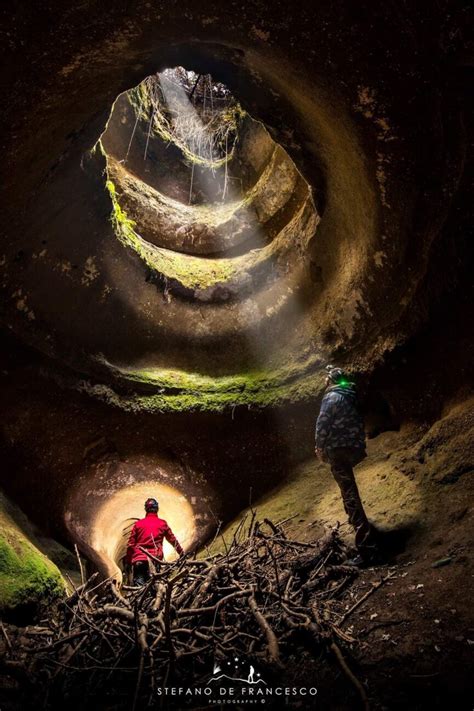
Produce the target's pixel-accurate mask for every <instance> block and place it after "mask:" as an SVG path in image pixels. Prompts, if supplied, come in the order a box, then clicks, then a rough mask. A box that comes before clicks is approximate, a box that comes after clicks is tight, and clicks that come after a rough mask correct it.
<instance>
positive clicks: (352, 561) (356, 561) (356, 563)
mask: <svg viewBox="0 0 474 711" xmlns="http://www.w3.org/2000/svg"><path fill="white" fill-rule="evenodd" d="M344 565H350V566H351V567H352V568H363V567H364V566H365V561H364V559H363V558H362V556H361V555H356V556H354V557H353V558H349V559H348V560H345V561H344Z"/></svg>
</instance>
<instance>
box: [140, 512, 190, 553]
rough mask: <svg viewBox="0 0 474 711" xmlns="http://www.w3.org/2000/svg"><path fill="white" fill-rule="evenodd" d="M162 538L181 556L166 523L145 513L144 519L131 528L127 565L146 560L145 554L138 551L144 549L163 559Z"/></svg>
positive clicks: (153, 514)
mask: <svg viewBox="0 0 474 711" xmlns="http://www.w3.org/2000/svg"><path fill="white" fill-rule="evenodd" d="M163 538H166V540H167V541H169V542H170V543H171V545H172V546H174V547H175V548H176V550H177V551H178V553H179V554H180V555H181V553H183V552H184V551H183V549H182V548H181V546H180V544H179V542H178V540H177V538H176V536H175V535H174V533H173V531H172V530H171V528H170V527H169V526H168V524H167V523H166V521H164V520H163V519H162V518H158V514H156V513H151V512H149V513H147V515H146V516H145V518H142V519H140V521H137V522H136V523H135V524H134V525H133V528H132V531H131V533H130V538H129V539H128V546H127V560H128V562H129V563H132V564H133V563H138V562H139V561H142V560H148V557H147V555H146V553H144V552H143V551H141V550H140V547H141V548H146V550H147V551H149V552H150V553H151V554H152V555H153V556H155V558H160V559H162V558H163Z"/></svg>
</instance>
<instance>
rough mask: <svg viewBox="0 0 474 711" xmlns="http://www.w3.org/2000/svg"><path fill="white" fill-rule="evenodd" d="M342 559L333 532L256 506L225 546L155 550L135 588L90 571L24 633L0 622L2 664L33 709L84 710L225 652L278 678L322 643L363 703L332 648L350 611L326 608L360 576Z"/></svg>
mask: <svg viewBox="0 0 474 711" xmlns="http://www.w3.org/2000/svg"><path fill="white" fill-rule="evenodd" d="M151 558H152V556H150V559H151ZM346 558H347V551H346V549H345V546H344V544H343V542H342V540H341V538H340V536H339V533H338V531H337V529H332V530H330V531H329V532H328V533H327V534H326V535H324V536H323V537H322V538H320V539H319V540H316V541H314V542H311V543H303V542H301V541H295V540H290V539H289V538H288V537H287V536H286V534H285V530H284V525H283V524H280V525H274V524H273V523H272V522H271V521H269V520H267V519H265V520H264V521H263V522H258V521H256V520H255V515H254V516H253V518H252V521H251V522H250V524H247V525H245V521H243V522H242V523H241V525H240V526H239V529H238V530H237V531H236V533H235V535H234V539H233V541H232V544H231V545H230V546H227V547H226V551H225V553H220V554H217V555H213V556H208V557H207V558H196V559H192V558H190V557H185V558H182V559H180V560H178V561H176V562H174V563H160V562H159V561H157V560H156V559H153V560H151V564H152V566H155V572H153V574H152V575H151V577H150V579H149V581H148V582H147V583H146V584H145V585H144V586H142V587H132V586H123V588H121V589H120V588H119V587H117V585H116V584H115V583H114V582H113V581H112V580H104V581H99V580H98V577H97V574H94V575H93V576H92V577H90V578H89V579H88V580H84V581H83V583H82V585H80V586H79V587H78V588H77V589H76V590H75V591H74V592H73V593H72V594H71V595H70V596H69V597H68V598H67V599H65V600H63V601H62V602H61V603H60V605H59V607H58V609H56V610H55V611H54V612H53V611H51V614H50V616H49V617H48V618H47V619H46V620H44V621H43V622H44V624H43V625H42V626H36V627H32V628H29V629H28V630H27V632H26V634H25V633H23V636H22V638H21V640H15V639H11V638H10V639H9V637H8V634H7V632H6V631H5V628H3V631H4V635H5V636H6V638H7V640H8V646H9V648H8V649H7V653H6V655H5V658H4V660H3V667H4V669H6V671H7V672H8V673H12V674H13V675H16V676H17V678H21V679H22V683H23V684H24V685H26V687H25V688H28V687H29V688H30V689H31V690H32V692H31V693H32V695H31V699H34V703H35V705H36V704H38V707H41V704H42V705H43V708H50V707H55V704H57V703H58V702H62V703H64V702H68V703H69V705H70V707H74V708H75V706H74V704H75V703H76V704H77V703H78V701H77V700H78V699H80V701H81V708H84V707H86V706H87V705H92V706H94V707H99V702H100V707H101V708H132V709H134V708H137V707H138V706H142V705H146V704H151V705H153V704H154V703H156V695H157V693H159V692H158V690H159V689H163V688H164V687H170V686H178V685H179V686H183V685H187V684H188V685H194V686H196V685H199V684H200V683H205V679H206V678H207V679H209V672H210V670H212V669H217V668H219V669H220V668H221V667H222V664H223V662H224V660H225V659H228V658H229V657H230V658H233V659H240V658H244V659H246V660H247V661H249V662H250V663H251V664H252V665H255V666H256V667H257V668H258V669H261V670H264V671H265V674H266V673H267V672H268V674H271V673H273V675H275V673H276V674H277V675H278V674H282V673H283V670H284V664H285V661H286V659H287V658H288V657H289V655H290V654H293V655H294V654H295V653H296V654H298V653H299V652H298V650H299V651H301V649H302V648H306V649H308V650H310V651H311V652H312V653H318V654H321V653H323V654H324V652H325V651H326V650H327V651H328V653H329V654H332V656H333V657H335V658H336V660H337V661H338V662H339V664H340V665H341V667H342V669H343V671H344V673H345V674H346V676H347V677H348V679H349V680H350V682H351V683H352V684H353V685H354V686H355V687H356V688H357V690H358V692H359V694H360V696H361V698H362V700H363V701H364V703H366V696H365V690H364V688H363V686H362V685H361V684H360V682H359V681H358V680H357V678H356V677H355V676H354V674H353V673H352V672H351V670H350V669H349V667H348V665H347V663H346V661H345V659H344V656H343V655H342V652H341V647H340V646H339V645H341V643H343V644H345V643H353V642H355V640H354V639H353V638H352V637H351V636H349V635H348V634H347V633H345V632H343V631H342V630H341V629H340V627H339V625H340V624H341V620H342V618H343V617H345V616H346V615H347V611H346V613H345V615H344V614H342V615H341V606H339V611H335V608H336V610H337V604H336V605H334V602H335V601H336V600H337V598H338V597H339V596H340V594H341V591H342V590H343V589H345V588H347V586H349V585H350V583H351V582H352V580H353V579H354V577H355V576H356V575H357V570H356V569H354V567H352V566H348V565H346V564H344V561H345V560H346ZM11 634H12V633H11V632H10V635H11ZM31 699H30V700H31Z"/></svg>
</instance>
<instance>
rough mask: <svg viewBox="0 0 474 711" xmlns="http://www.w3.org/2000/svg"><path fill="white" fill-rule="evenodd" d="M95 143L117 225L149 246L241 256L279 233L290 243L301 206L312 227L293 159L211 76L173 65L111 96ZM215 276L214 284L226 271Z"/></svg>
mask: <svg viewBox="0 0 474 711" xmlns="http://www.w3.org/2000/svg"><path fill="white" fill-rule="evenodd" d="M99 145H100V149H101V151H102V152H103V154H104V155H105V158H106V163H107V176H108V186H109V189H110V190H111V191H112V192H113V196H114V199H115V200H116V203H118V206H119V208H120V218H121V220H122V223H123V222H124V221H125V220H128V226H129V227H133V228H134V230H135V231H136V232H137V233H138V234H139V235H140V237H141V238H142V239H143V240H145V241H146V242H148V243H149V244H151V245H153V246H155V247H158V248H162V249H169V250H172V251H174V252H177V253H181V254H190V255H194V256H199V257H208V258H213V259H216V258H220V259H225V258H227V259H228V258H232V257H247V258H248V257H249V253H250V252H254V251H256V250H260V249H262V248H264V247H266V246H268V245H269V244H270V243H271V242H272V241H274V240H275V239H276V238H278V237H279V236H280V237H281V235H282V233H283V232H285V230H286V232H292V234H291V235H288V234H287V235H286V236H285V239H284V240H282V241H284V242H286V243H287V242H289V241H291V238H292V237H294V232H295V231H296V230H291V229H290V225H291V223H292V221H293V220H294V219H295V217H296V215H297V214H298V213H299V212H300V211H301V208H302V207H303V205H305V204H306V203H310V204H311V209H312V212H313V214H314V218H315V220H314V222H315V223H317V221H318V218H317V211H316V208H315V205H314V201H313V197H312V191H311V188H310V186H309V184H308V183H307V182H306V180H304V178H303V177H302V175H301V174H300V173H299V171H298V170H297V168H296V166H295V164H294V163H293V161H292V159H291V158H290V157H289V155H288V154H287V153H286V151H285V150H284V149H283V148H282V147H281V146H279V145H278V144H277V143H276V142H275V141H274V140H273V139H272V137H271V136H270V133H269V132H268V131H267V129H266V128H265V126H264V125H263V124H262V123H261V122H259V121H257V120H255V119H253V118H252V117H251V116H250V114H249V113H248V112H247V111H246V110H245V109H244V108H243V106H242V105H241V103H240V102H239V100H238V98H237V97H235V96H234V95H233V94H232V92H231V91H230V90H229V89H228V88H227V87H226V86H225V84H223V83H222V82H220V81H218V80H216V79H214V77H213V76H212V75H210V74H201V73H198V72H195V71H193V70H190V69H185V68H184V67H181V66H177V67H172V68H167V69H164V70H162V71H160V72H158V73H156V74H153V75H150V76H148V77H146V78H145V79H144V80H143V81H142V82H141V83H140V84H138V85H137V86H135V87H133V88H131V89H130V90H128V91H126V92H124V93H122V94H120V95H119V96H118V97H117V99H116V101H115V102H114V104H113V106H112V110H111V113H110V117H109V120H108V122H107V126H106V128H105V131H104V132H103V134H102V136H101V138H100V142H99ZM116 206H117V205H116ZM312 227H313V228H314V229H315V224H313V225H312ZM314 229H313V232H314ZM308 239H309V238H308ZM145 248H146V247H145ZM277 251H278V249H277ZM272 254H273V255H274V250H272ZM274 256H275V255H274ZM253 258H255V255H254V257H253ZM204 266H205V264H203V263H201V264H200V265H196V263H193V262H189V263H188V264H186V263H183V264H182V265H181V271H185V270H186V267H188V268H189V270H190V271H191V270H192V268H193V267H194V268H196V269H197V270H198V271H199V267H201V268H204ZM208 266H209V264H208ZM221 266H222V265H221ZM235 266H237V264H236V265H235ZM221 271H222V268H220V271H219V274H218V276H219V280H220V281H221V282H222V281H226V280H227V279H226V277H228V276H230V275H231V273H232V272H233V269H232V268H231V267H230V266H229V268H228V269H227V270H226V269H224V271H222V274H221ZM184 281H186V280H184Z"/></svg>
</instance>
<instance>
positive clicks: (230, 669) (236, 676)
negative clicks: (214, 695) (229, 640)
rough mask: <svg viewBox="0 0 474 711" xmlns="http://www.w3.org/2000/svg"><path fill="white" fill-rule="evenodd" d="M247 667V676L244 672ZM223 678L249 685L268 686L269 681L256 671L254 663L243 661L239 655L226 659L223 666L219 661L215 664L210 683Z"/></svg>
mask: <svg viewBox="0 0 474 711" xmlns="http://www.w3.org/2000/svg"><path fill="white" fill-rule="evenodd" d="M245 668H248V674H247V675H246V676H245V675H244V673H243V671H244V669H245ZM222 679H229V680H230V681H241V682H242V683H244V684H249V685H255V684H264V685H265V686H267V682H266V681H264V679H262V677H261V674H260V672H255V668H254V667H253V666H252V664H248V663H243V662H241V661H240V660H239V658H238V657H234V658H233V659H232V660H228V661H226V662H225V663H223V667H221V666H220V664H219V663H216V664H214V669H213V672H212V676H211V678H210V679H209V682H208V683H211V681H221V680H222Z"/></svg>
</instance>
